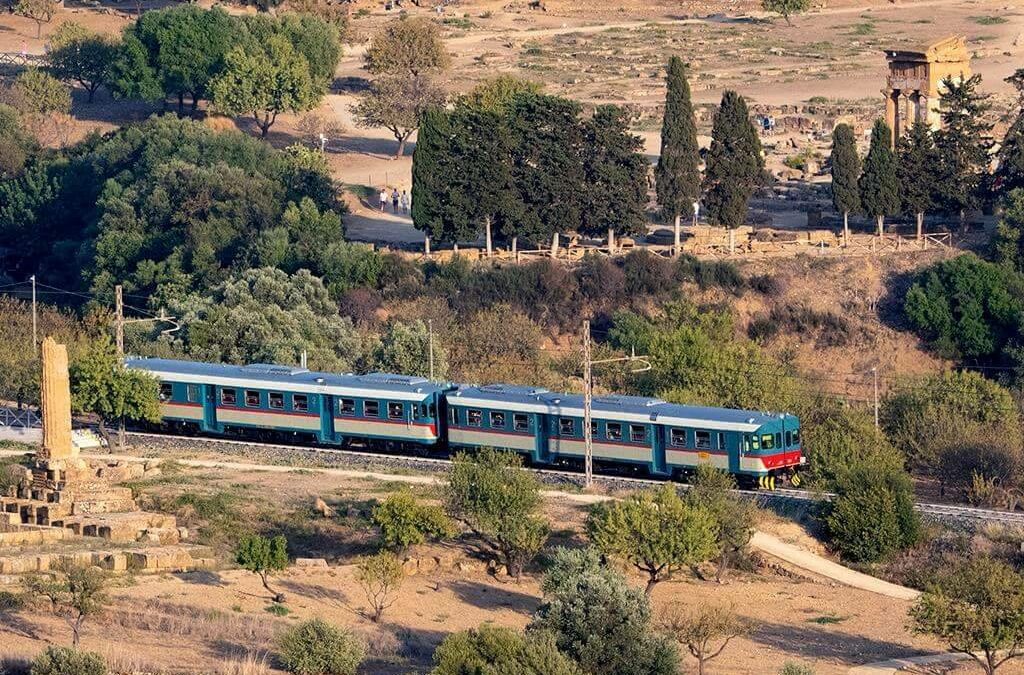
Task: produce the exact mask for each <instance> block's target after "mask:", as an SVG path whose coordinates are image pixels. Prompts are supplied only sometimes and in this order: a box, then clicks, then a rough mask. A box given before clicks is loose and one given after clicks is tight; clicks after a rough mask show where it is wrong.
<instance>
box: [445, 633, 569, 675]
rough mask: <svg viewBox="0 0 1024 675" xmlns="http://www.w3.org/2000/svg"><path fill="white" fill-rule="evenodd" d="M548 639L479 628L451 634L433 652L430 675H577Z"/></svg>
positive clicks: (547, 637)
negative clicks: (432, 664) (432, 667)
mask: <svg viewBox="0 0 1024 675" xmlns="http://www.w3.org/2000/svg"><path fill="white" fill-rule="evenodd" d="M579 673H580V670H579V668H578V667H577V666H576V664H574V663H573V662H572V660H571V659H569V658H568V657H567V656H565V655H564V654H562V653H561V652H560V651H558V647H557V646H556V645H555V642H554V640H553V639H552V637H551V636H550V635H548V634H545V633H539V634H537V633H535V634H531V635H529V636H526V637H524V636H523V635H521V634H520V633H517V632H515V631H513V630H512V629H511V628H504V627H501V626H494V625H491V624H486V623H485V624H482V625H481V626H480V627H479V628H477V629H474V630H468V631H463V632H461V633H452V634H450V635H449V636H448V637H446V638H445V639H444V642H442V643H441V644H440V645H439V646H438V647H437V649H436V650H435V651H434V669H433V670H431V671H430V674H431V675H520V674H521V675H579Z"/></svg>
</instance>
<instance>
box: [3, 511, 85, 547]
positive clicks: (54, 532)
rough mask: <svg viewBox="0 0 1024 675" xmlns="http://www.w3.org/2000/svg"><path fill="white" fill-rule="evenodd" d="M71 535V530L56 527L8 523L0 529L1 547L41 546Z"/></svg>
mask: <svg viewBox="0 0 1024 675" xmlns="http://www.w3.org/2000/svg"><path fill="white" fill-rule="evenodd" d="M10 515H16V514H10ZM70 536H72V533H71V532H69V531H67V530H64V529H59V528H55V527H40V526H37V525H13V524H10V523H8V524H7V525H6V526H4V528H3V529H0V549H3V548H8V547H14V546H39V545H41V544H45V543H47V542H53V541H62V540H64V539H67V538H68V537H70Z"/></svg>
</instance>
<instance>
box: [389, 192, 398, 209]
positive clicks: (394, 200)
mask: <svg viewBox="0 0 1024 675" xmlns="http://www.w3.org/2000/svg"><path fill="white" fill-rule="evenodd" d="M398 199H399V197H398V188H395V190H394V192H392V193H391V208H392V209H393V210H394V212H395V213H398Z"/></svg>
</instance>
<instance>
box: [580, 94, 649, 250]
mask: <svg viewBox="0 0 1024 675" xmlns="http://www.w3.org/2000/svg"><path fill="white" fill-rule="evenodd" d="M630 118H631V114H630V113H629V111H627V110H626V109H625V108H622V107H619V106H614V105H602V106H598V108H597V110H595V111H594V116H593V117H592V118H591V119H590V120H588V121H587V122H586V124H585V125H584V129H585V137H584V159H583V164H584V166H583V168H584V176H585V178H584V181H585V183H584V184H585V186H586V191H587V192H586V203H587V208H585V209H584V210H583V223H582V224H583V227H582V231H583V232H584V233H586V234H588V235H591V236H600V235H602V234H604V233H606V232H607V234H608V252H609V253H613V252H614V250H615V238H616V236H617V235H635V234H640V233H642V232H644V231H646V229H647V227H646V226H647V217H646V215H645V213H644V207H645V206H646V204H647V166H648V164H647V159H646V158H645V157H644V156H643V155H642V154H641V150H642V149H643V146H644V142H643V139H641V138H640V137H639V136H637V135H635V134H633V133H630V130H629V123H630Z"/></svg>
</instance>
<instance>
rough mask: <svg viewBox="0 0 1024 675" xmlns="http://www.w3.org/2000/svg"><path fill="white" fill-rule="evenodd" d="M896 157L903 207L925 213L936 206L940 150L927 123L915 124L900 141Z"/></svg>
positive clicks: (914, 212) (917, 212)
mask: <svg viewBox="0 0 1024 675" xmlns="http://www.w3.org/2000/svg"><path fill="white" fill-rule="evenodd" d="M896 161H897V167H896V171H897V176H898V179H899V186H900V200H901V202H902V204H903V210H904V211H906V212H907V213H910V214H914V215H917V214H922V215H923V214H924V213H925V212H927V211H930V210H932V209H933V208H935V206H936V204H937V201H938V198H937V196H936V190H937V188H936V184H937V182H938V180H939V171H938V167H939V154H938V150H937V149H936V148H935V140H934V139H933V138H932V131H931V129H930V128H929V127H928V125H927V124H915V125H914V126H912V127H911V128H910V132H909V133H908V134H907V135H905V136H903V137H902V138H900V139H899V141H897V143H896Z"/></svg>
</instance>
